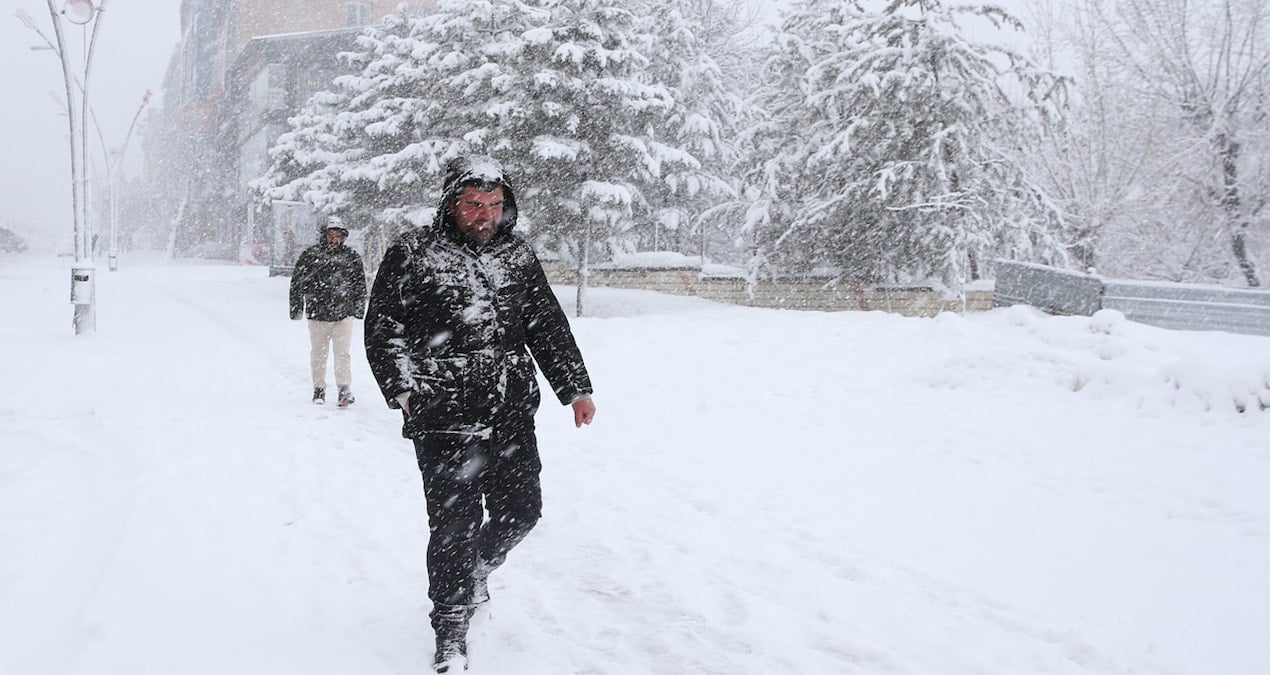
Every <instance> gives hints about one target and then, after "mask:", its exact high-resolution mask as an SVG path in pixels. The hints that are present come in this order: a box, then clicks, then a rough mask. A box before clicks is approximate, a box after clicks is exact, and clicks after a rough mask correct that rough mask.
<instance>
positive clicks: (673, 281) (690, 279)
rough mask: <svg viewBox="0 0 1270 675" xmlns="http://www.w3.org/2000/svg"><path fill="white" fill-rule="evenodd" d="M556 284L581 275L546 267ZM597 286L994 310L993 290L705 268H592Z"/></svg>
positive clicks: (724, 298)
mask: <svg viewBox="0 0 1270 675" xmlns="http://www.w3.org/2000/svg"><path fill="white" fill-rule="evenodd" d="M544 266H545V268H546V270H547V276H548V278H549V279H550V280H551V283H553V284H561V285H576V284H577V283H578V278H577V273H576V272H575V271H574V270H571V269H567V268H565V267H564V266H562V265H558V264H552V263H547V264H545V265H544ZM590 284H591V285H592V286H607V287H611V288H631V289H639V290H647V291H657V292H659V293H669V294H672V295H691V296H697V297H701V298H705V299H707V300H714V301H716V302H725V303H729V304H733V305H745V306H748V307H771V308H777V309H802V310H818V311H826V312H836V311H843V310H864V311H870V310H878V311H883V312H894V313H896V314H902V315H904V316H927V317H929V316H935V315H936V314H939V313H940V312H963V311H972V312H978V311H985V310H988V309H991V308H992V291H991V290H971V291H966V298H965V300H964V301H963V300H961V299H946V298H941V297H940V296H939V294H938V293H936V292H935V291H934V290H932V289H929V288H887V287H876V286H849V285H842V284H839V285H831V284H829V283H827V282H826V281H825V280H815V279H798V280H782V281H759V282H758V283H756V284H755V285H754V286H753V288H751V287H750V286H749V282H748V281H747V280H745V279H743V278H739V277H724V276H717V277H716V276H703V275H702V273H701V270H700V269H697V268H692V267H681V268H652V269H640V268H614V267H597V268H593V269H592V270H591V275H590Z"/></svg>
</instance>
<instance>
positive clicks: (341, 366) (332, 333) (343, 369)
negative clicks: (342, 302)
mask: <svg viewBox="0 0 1270 675" xmlns="http://www.w3.org/2000/svg"><path fill="white" fill-rule="evenodd" d="M354 321H356V319H354V318H353V317H351V316H350V317H347V318H345V319H341V320H339V321H313V320H310V321H309V345H310V349H309V367H310V368H311V369H312V370H313V388H314V389H326V355H327V353H328V351H329V350H330V347H331V346H332V345H334V347H335V386H337V387H340V388H344V387H348V386H351V385H352V384H353V367H352V361H351V359H350V357H349V354H348V348H349V346H350V345H351V344H352V342H353V322H354Z"/></svg>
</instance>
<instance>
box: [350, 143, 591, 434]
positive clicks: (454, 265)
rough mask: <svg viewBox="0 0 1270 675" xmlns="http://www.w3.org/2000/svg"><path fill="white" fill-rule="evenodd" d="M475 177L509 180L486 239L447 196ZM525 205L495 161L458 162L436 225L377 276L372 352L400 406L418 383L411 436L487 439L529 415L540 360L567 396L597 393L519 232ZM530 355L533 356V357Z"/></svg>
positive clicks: (370, 322) (404, 241)
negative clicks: (471, 234) (471, 233)
mask: <svg viewBox="0 0 1270 675" xmlns="http://www.w3.org/2000/svg"><path fill="white" fill-rule="evenodd" d="M471 180H479V181H489V182H495V183H498V184H500V185H502V187H503V199H504V207H503V219H502V221H500V223H499V227H498V231H497V232H496V233H495V234H494V236H493V237H492V238H491V239H490V240H489V241H487V242H486V243H484V244H483V245H475V244H473V243H471V242H470V241H468V240H467V239H465V238H464V237H463V235H462V234H461V233H460V232H459V231H458V227H457V225H456V224H455V223H454V219H453V217H452V215H451V214H450V213H449V208H448V204H449V203H450V202H451V200H452V199H453V197H454V196H455V195H456V194H458V193H459V191H460V190H461V189H462V186H463V184H464V182H467V181H471ZM515 224H516V202H515V196H514V194H513V192H512V187H511V184H510V182H509V181H508V180H507V178H506V176H505V175H503V173H502V169H501V167H499V166H498V165H497V163H495V162H494V161H493V160H488V159H486V158H471V159H469V158H460V159H459V160H456V161H455V162H452V163H451V166H450V167H449V172H448V173H447V176H446V179H445V183H444V186H443V194H442V196H441V203H440V205H439V207H438V209H437V217H436V219H435V221H434V222H433V226H432V227H427V228H419V229H416V230H412V231H410V232H407V233H405V234H403V235H402V236H401V237H400V238H398V240H397V241H396V242H394V244H393V245H392V246H391V247H390V248H389V249H388V251H387V252H386V253H385V255H384V259H383V262H382V263H381V264H380V267H379V272H378V273H377V274H376V275H375V282H374V286H373V288H372V290H371V296H370V307H369V309H368V311H367V315H366V333H365V337H366V356H367V359H368V360H369V361H370V367H371V371H372V372H373V373H374V375H375V380H376V381H377V382H378V383H379V387H380V390H381V391H382V392H383V395H384V398H385V399H386V400H387V401H388V406H389V407H391V408H399V407H401V406H400V404H399V403H398V401H397V397H398V396H399V395H400V394H402V393H406V392H410V409H411V413H412V414H411V415H410V416H408V417H407V418H406V421H405V426H404V428H403V429H402V434H403V435H404V436H406V437H408V438H418V437H422V436H424V435H426V434H430V433H458V434H476V435H482V436H486V435H488V434H489V429H490V428H491V427H495V426H500V425H503V424H520V423H524V422H526V421H529V420H532V417H533V415H534V412H535V411H536V410H537V408H538V403H539V399H540V395H539V392H538V384H537V380H536V378H535V370H534V362H535V361H536V362H537V364H538V366H539V367H540V368H542V371H543V375H545V376H546V378H547V381H548V382H550V383H551V386H552V388H553V389H554V390H555V394H556V396H557V398H558V399H559V400H560V402H561V403H562V404H566V405H567V404H569V403H571V402H573V401H574V400H576V399H577V398H579V397H580V396H583V395H586V394H590V393H591V381H590V378H589V377H588V375H587V371H586V366H585V365H584V364H583V361H582V354H581V352H580V351H579V350H578V346H577V343H576V341H575V340H574V338H573V333H572V331H571V330H570V328H569V321H568V318H567V317H566V316H565V314H564V311H563V310H562V309H561V308H560V303H559V302H557V301H556V298H555V295H553V294H552V292H551V287H550V285H549V284H548V282H547V277H546V274H545V273H544V272H543V269H542V265H541V264H540V263H539V262H538V258H537V256H535V255H534V252H533V249H532V248H531V247H530V246H529V244H527V243H526V242H525V241H524V240H523V239H521V238H520V237H519V236H517V235H515V234H513V233H512V229H513V228H514V227H515ZM531 356H532V358H531Z"/></svg>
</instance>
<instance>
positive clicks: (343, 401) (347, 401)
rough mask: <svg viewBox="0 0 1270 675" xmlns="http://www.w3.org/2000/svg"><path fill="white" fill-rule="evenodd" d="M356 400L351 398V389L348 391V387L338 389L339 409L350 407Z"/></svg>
mask: <svg viewBox="0 0 1270 675" xmlns="http://www.w3.org/2000/svg"><path fill="white" fill-rule="evenodd" d="M356 400H357V399H355V398H353V391H352V390H351V389H349V388H348V387H340V403H339V406H340V407H341V408H347V407H349V406H350V405H353V401H356Z"/></svg>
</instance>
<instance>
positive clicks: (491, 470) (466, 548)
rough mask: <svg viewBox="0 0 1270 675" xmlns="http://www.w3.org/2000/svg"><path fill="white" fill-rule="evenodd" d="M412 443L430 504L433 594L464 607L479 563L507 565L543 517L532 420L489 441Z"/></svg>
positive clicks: (454, 437)
mask: <svg viewBox="0 0 1270 675" xmlns="http://www.w3.org/2000/svg"><path fill="white" fill-rule="evenodd" d="M414 444H415V456H416V457H417V458H418V460H419V471H420V472H422V474H423V494H424V497H425V498H426V500H427V503H428V532H429V534H428V597H429V598H431V599H432V602H433V603H434V604H435V603H439V604H443V605H466V604H468V603H469V602H470V598H471V595H472V571H473V570H474V569H475V568H476V565H477V562H478V561H479V562H481V563H483V564H484V565H485V566H486V568H487V569H492V568H495V567H498V566H499V565H501V564H503V561H504V560H505V559H506V558H507V552H508V551H510V550H511V549H512V548H513V547H514V546H516V544H519V543H520V542H521V540H523V539H524V538H525V535H527V534H529V531H530V530H531V529H533V527H534V525H535V524H536V523H537V522H538V518H539V517H540V516H541V514H542V485H541V484H540V483H539V479H538V474H539V473H540V472H541V470H542V463H541V460H540V459H539V457H538V442H537V440H536V439H535V437H534V425H533V419H532V418H530V419H529V420H527V421H526V422H523V423H520V424H514V425H508V426H505V427H501V428H496V429H494V430H493V434H492V435H491V437H490V438H489V439H482V438H479V437H477V436H471V435H458V434H436V433H433V434H427V435H426V436H424V437H422V438H416V439H414ZM487 512H488V518H487V517H486V515H487Z"/></svg>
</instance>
